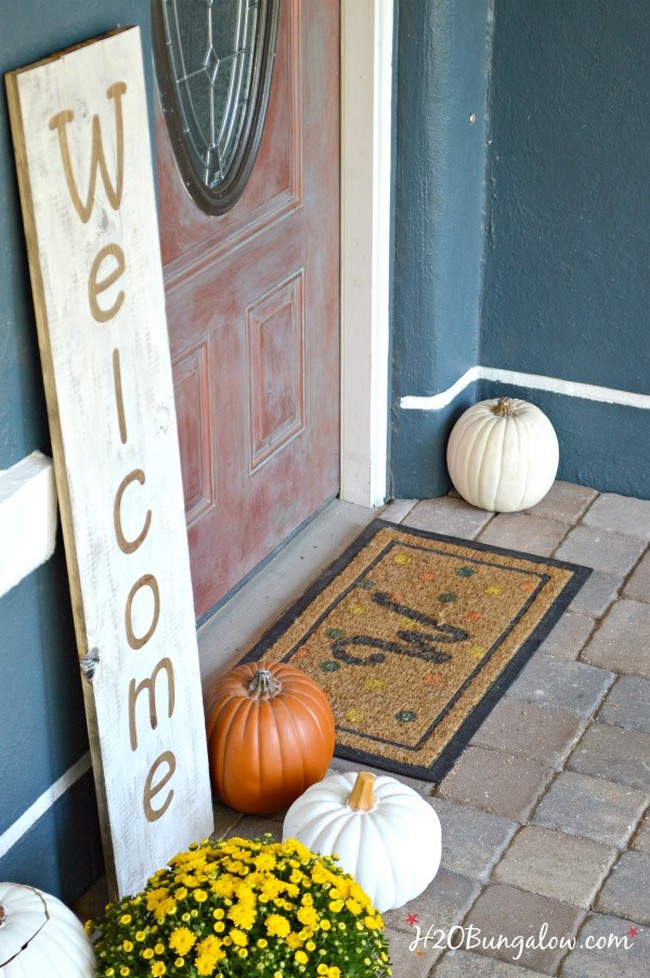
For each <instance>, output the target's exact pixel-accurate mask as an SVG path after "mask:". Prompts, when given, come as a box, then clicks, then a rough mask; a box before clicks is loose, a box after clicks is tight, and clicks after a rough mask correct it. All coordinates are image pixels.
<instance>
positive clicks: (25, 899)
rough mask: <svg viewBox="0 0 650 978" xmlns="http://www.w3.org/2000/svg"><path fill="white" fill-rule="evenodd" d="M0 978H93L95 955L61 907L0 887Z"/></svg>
mask: <svg viewBox="0 0 650 978" xmlns="http://www.w3.org/2000/svg"><path fill="white" fill-rule="evenodd" d="M0 978H95V952H94V951H93V947H92V943H91V941H90V938H89V937H88V935H87V934H86V932H85V930H84V928H83V926H82V924H81V922H80V921H79V920H78V918H77V917H75V915H74V914H73V913H72V911H71V910H69V909H68V908H67V907H66V906H65V904H64V903H61V901H60V900H57V898H56V897H53V896H50V895H49V894H47V893H43V892H42V891H41V890H37V889H35V888H34V887H32V886H23V885H21V884H19V883H0Z"/></svg>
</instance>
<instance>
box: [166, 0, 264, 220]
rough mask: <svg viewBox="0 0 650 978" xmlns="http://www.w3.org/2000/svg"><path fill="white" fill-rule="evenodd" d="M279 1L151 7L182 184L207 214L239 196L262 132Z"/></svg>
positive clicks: (193, 1)
mask: <svg viewBox="0 0 650 978" xmlns="http://www.w3.org/2000/svg"><path fill="white" fill-rule="evenodd" d="M278 5H279V0H152V4H151V11H152V27H153V38H154V53H155V61H156V73H157V76H158V86H159V89H160V96H161V101H162V105H163V111H164V113H165V118H166V119H167V126H168V130H169V134H170V138H171V143H172V147H173V150H174V154H175V156H176V161H177V163H178V166H179V169H180V172H181V176H182V178H183V181H184V183H185V185H186V187H187V189H188V191H189V192H190V194H191V195H192V197H193V198H194V200H195V201H196V203H197V204H198V205H199V206H200V207H201V208H202V209H203V210H204V211H206V212H207V213H208V214H223V213H225V211H227V210H229V209H230V208H231V207H232V206H233V204H234V203H235V202H236V201H237V200H238V198H239V197H240V195H241V193H242V191H243V189H244V187H245V185H246V181H247V180H248V177H249V175H250V172H251V169H252V167H253V163H254V161H255V156H256V153H257V149H258V146H259V142H260V137H261V134H262V128H263V126H264V119H265V116H266V108H267V104H268V99H269V91H270V87H271V75H272V72H273V60H274V55H275V38H276V33H277V21H278Z"/></svg>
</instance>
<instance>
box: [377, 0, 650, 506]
mask: <svg viewBox="0 0 650 978" xmlns="http://www.w3.org/2000/svg"><path fill="white" fill-rule="evenodd" d="M484 7H485V5H484V4H483V3H481V2H476V3H472V2H468V3H464V4H458V3H456V2H455V0H400V3H399V9H400V19H401V13H402V11H403V10H405V9H406V10H408V11H411V12H412V11H418V13H419V16H420V18H421V22H422V26H423V27H425V26H426V28H427V29H429V30H435V29H437V30H438V31H439V33H440V34H441V36H444V32H441V31H440V28H439V27H437V25H436V24H435V23H434V21H433V20H431V22H430V23H428V24H425V21H426V20H427V14H430V15H431V17H433V13H434V11H436V10H438V9H439V8H442V9H443V11H446V20H447V22H448V23H449V22H451V23H455V24H456V27H455V29H456V30H457V32H458V33H459V35H460V34H462V32H463V30H467V31H469V32H474V31H476V29H477V21H478V20H479V19H483V18H484ZM491 8H492V9H491V11H490V14H489V15H488V22H489V24H490V28H491V34H492V38H491V43H488V44H486V46H485V50H484V54H483V65H484V67H485V69H486V71H487V73H488V108H487V115H488V120H487V129H486V133H485V150H486V153H485V157H484V164H485V168H484V172H483V180H484V204H483V205H482V207H483V212H484V213H483V217H484V224H483V228H482V234H481V239H480V241H478V242H477V239H476V236H472V237H471V239H468V240H467V246H468V248H470V249H471V256H470V258H466V260H465V261H466V265H467V262H468V261H470V260H473V261H474V263H475V265H476V266H477V267H479V268H480V269H481V275H480V277H479V279H478V280H477V278H476V276H469V277H468V279H467V281H468V283H469V287H471V288H477V289H478V292H477V294H476V296H475V298H477V301H478V302H479V312H478V327H472V326H469V325H468V324H467V323H466V321H465V316H464V314H463V312H464V309H465V308H466V307H467V302H468V299H467V297H461V296H460V295H459V293H458V291H457V290H454V289H453V288H452V289H448V290H447V295H446V301H447V302H448V303H449V304H450V308H448V309H447V310H446V315H445V318H444V322H440V321H435V314H434V311H435V310H437V309H439V308H440V305H439V303H440V300H439V296H438V290H439V282H438V281H437V280H436V278H435V277H434V276H429V277H423V276H419V275H418V273H417V266H415V267H411V265H410V259H409V261H407V262H405V261H404V260H403V258H404V257H408V256H409V249H410V245H409V243H408V242H407V232H406V230H405V231H404V232H403V233H402V235H401V237H400V238H398V240H397V242H396V256H395V262H396V267H397V268H400V269H401V273H402V274H401V278H400V279H399V282H396V289H397V288H398V286H399V288H400V289H401V290H402V291H403V292H404V293H408V292H409V291H410V290H414V291H415V292H416V293H417V298H414V297H411V299H410V300H409V301H410V303H411V304H412V305H413V306H416V307H417V308H418V309H429V310H430V311H431V322H432V324H433V331H434V333H435V336H434V337H432V338H431V340H430V342H429V345H428V349H427V355H426V356H425V355H423V354H422V352H421V350H420V349H419V348H418V347H417V342H419V341H415V345H414V333H415V332H416V331H417V329H418V324H417V322H416V321H414V320H413V318H412V317H411V315H410V313H409V309H408V307H407V306H405V305H404V303H402V302H401V301H400V299H399V293H398V292H396V296H397V299H396V302H395V305H394V310H393V325H394V332H395V340H394V349H395V351H396V366H395V371H396V381H395V388H394V401H395V403H396V404H397V403H398V400H399V397H401V396H402V395H404V394H410V395H413V394H415V395H426V394H430V393H438V392H439V391H441V390H444V389H446V387H448V386H450V384H451V383H452V382H453V381H454V380H456V379H458V378H459V377H460V376H461V374H462V363H461V362H459V359H458V347H459V345H460V344H461V343H462V342H463V341H465V342H466V343H467V349H468V350H471V351H472V354H473V353H474V351H476V349H477V345H478V352H477V355H476V357H475V359H474V360H473V363H474V364H481V365H482V366H483V367H488V368H495V369H499V370H507V371H513V372H517V373H526V374H534V375H541V376H542V377H547V378H551V379H552V380H553V381H559V382H560V385H561V390H563V393H555V394H554V393H550V392H548V391H543V390H539V389H529V388H526V387H516V386H513V385H512V384H505V383H503V382H501V383H495V382H490V383H488V382H487V381H480V382H478V383H476V384H475V385H473V386H472V387H471V388H468V389H467V390H466V391H464V392H463V394H462V395H461V397H459V398H458V399H455V400H453V401H452V403H451V404H450V405H449V406H448V407H447V408H445V410H444V411H411V412H406V411H399V409H397V408H396V410H395V413H396V417H397V434H396V438H395V449H394V452H393V459H392V466H393V473H392V475H393V487H394V492H395V494H396V495H403V496H416V495H430V494H431V495H436V494H439V493H441V492H444V491H445V490H446V488H448V486H449V481H448V477H447V473H446V469H445V465H444V453H445V445H446V440H447V437H448V434H449V430H450V428H451V425H452V424H453V421H454V419H455V418H456V417H457V416H458V414H459V413H460V411H461V410H462V409H463V407H464V405H465V404H466V402H467V400H468V399H469V400H475V399H480V398H482V397H490V396H496V395H502V394H513V395H516V396H525V399H526V400H531V401H533V402H535V403H537V404H539V406H540V407H542V409H543V410H545V411H546V413H547V414H548V416H549V417H550V419H551V421H552V422H553V424H554V425H555V427H556V430H557V432H558V436H559V440H560V469H559V473H558V474H559V477H560V478H561V479H566V480H569V481H574V482H579V483H582V484H586V485H591V486H594V487H595V488H597V489H600V490H602V491H613V492H622V493H625V494H629V495H637V496H640V497H644V498H648V497H650V460H649V458H648V453H647V445H648V443H649V442H650V401H648V400H647V398H648V396H649V395H650V329H649V328H648V309H649V308H650V177H649V173H650V169H649V161H650V117H649V116H648V113H647V106H648V103H649V102H650V57H649V56H648V52H649V51H650V5H648V4H645V3H639V2H638V0H618V2H616V3H611V2H610V0H543V2H541V0H516V2H513V0H492V2H491ZM400 34H401V26H400ZM428 43H429V47H430V48H431V55H430V56H431V58H432V60H435V58H436V56H437V50H436V42H435V40H432V39H430V40H429V42H428ZM400 44H403V45H404V46H405V47H407V46H408V45H407V42H406V41H405V40H404V39H402V38H401V39H400ZM461 53H462V52H461ZM443 67H444V66H443ZM455 71H456V74H457V75H462V74H463V73H464V72H465V73H466V74H467V76H468V78H469V79H475V78H476V75H477V64H476V61H475V60H473V59H470V58H469V57H465V59H464V61H462V63H459V64H457V65H456V69H455ZM428 78H433V79H435V84H434V85H433V87H432V86H431V85H430V83H429V82H428ZM455 91H457V84H456V83H455V81H454V79H452V78H450V77H448V76H447V74H446V73H445V72H444V70H441V69H440V67H439V68H435V67H434V66H429V68H428V72H423V71H422V69H421V67H420V66H419V65H417V64H415V63H413V62H412V61H411V60H410V59H409V58H408V57H403V58H402V59H401V60H400V63H399V66H398V98H397V109H396V120H397V127H398V132H399V129H400V126H402V125H404V124H405V123H404V122H403V120H404V119H408V126H409V127H410V128H412V129H414V130H420V129H422V128H426V127H430V126H434V128H436V131H437V132H438V138H440V139H447V137H448V134H447V125H446V122H445V120H444V119H443V123H442V125H440V122H439V114H440V113H439V106H440V104H446V102H447V101H448V100H449V99H453V97H454V92H455ZM458 115H459V118H462V115H463V113H462V112H461V111H460V109H459V113H458ZM401 148H402V152H403V153H404V154H406V155H407V156H408V157H410V160H409V159H401V160H400V159H399V158H398V161H397V165H398V170H397V181H398V188H399V186H400V181H401V180H402V174H403V173H404V172H407V171H408V169H409V167H413V166H414V165H415V154H416V153H417V154H418V155H417V167H418V169H419V170H423V169H425V170H427V171H428V173H429V174H430V175H431V179H437V172H438V153H437V152H434V151H432V150H429V151H428V158H427V157H426V155H425V156H423V155H422V147H421V146H420V145H418V144H417V142H415V141H413V140H405V141H403V142H402V144H401ZM451 150H452V152H454V153H455V159H454V160H452V163H451V165H450V170H451V172H452V173H453V174H457V175H458V174H461V175H465V174H466V171H467V165H468V157H467V152H463V147H462V146H456V147H454V146H453V144H452V146H451ZM425 153H426V148H425ZM477 155H478V154H477ZM454 163H455V166H454ZM452 179H453V178H452ZM404 192H405V193H408V187H406V189H405V191H404ZM438 193H439V194H440V195H441V196H444V195H445V193H446V186H445V182H444V181H443V182H442V183H441V184H440V185H439V187H438ZM452 193H453V187H452ZM475 195H476V190H475V181H472V184H471V189H470V196H471V198H472V200H475ZM402 206H403V207H404V210H405V212H406V213H408V207H409V206H413V201H411V203H410V204H408V205H406V206H404V205H402ZM434 212H435V213H437V209H436V211H434ZM402 220H403V215H402ZM399 221H400V218H399V216H398V224H397V227H398V228H399V226H400V225H399ZM431 231H432V233H434V234H435V235H436V240H435V244H434V245H430V247H431V248H436V249H437V250H438V251H440V252H443V253H448V254H449V255H452V256H455V255H456V254H457V252H458V247H459V233H460V228H459V226H458V224H455V225H453V224H451V225H450V224H444V223H438V224H437V225H436V226H433V225H432V226H431ZM466 265H465V268H466ZM452 324H453V325H452ZM454 328H457V329H458V333H457V335H456V336H455V337H451V338H450V336H449V331H450V329H451V330H453V329H454ZM477 330H478V344H477V339H476V336H477ZM398 337H399V339H398ZM446 362H450V363H451V364H453V365H454V366H453V370H452V371H451V374H452V376H451V379H450V378H449V373H448V372H445V370H444V367H443V364H444V363H446ZM423 374H425V375H426V376H423ZM403 378H407V380H408V383H406V384H405V383H402V379H403ZM569 382H578V383H581V384H589V385H597V386H601V387H606V388H609V389H611V390H612V391H613V392H614V393H613V397H612V399H613V400H614V401H616V398H617V396H618V395H617V392H619V391H624V392H632V393H634V394H638V395H644V396H645V398H646V401H645V402H642V406H641V407H623V406H621V405H620V404H616V403H613V404H607V403H600V402H597V401H593V400H589V399H586V398H583V397H574V396H569V393H568V390H569V389H568V387H567V386H566V385H567V384H568V383H569ZM562 385H564V386H562ZM547 386H548V385H547ZM644 405H645V406H644ZM407 415H408V417H407Z"/></svg>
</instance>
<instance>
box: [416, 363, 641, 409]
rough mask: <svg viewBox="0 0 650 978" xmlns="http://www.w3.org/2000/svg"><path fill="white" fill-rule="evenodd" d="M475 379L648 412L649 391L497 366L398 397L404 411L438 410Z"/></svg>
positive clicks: (481, 369) (480, 368) (473, 370)
mask: <svg viewBox="0 0 650 978" xmlns="http://www.w3.org/2000/svg"><path fill="white" fill-rule="evenodd" d="M475 380H492V381H496V382H499V383H503V384H510V385H512V386H513V387H528V388H531V389H532V390H541V391H547V392H548V393H550V394H563V395H565V396H566V397H578V398H581V399H583V400H587V401H600V402H601V403H604V404H617V405H620V406H621V407H634V408H640V409H641V410H644V411H650V394H636V393H634V392H633V391H621V390H615V389H614V388H611V387H599V386H598V385H596V384H583V383H580V382H579V381H573V380H560V379H559V378H558V377H544V376H542V375H541V374H525V373H519V372H518V371H516V370H500V369H499V368H497V367H482V366H476V367H471V368H470V369H469V370H468V371H467V372H466V373H464V374H463V376H462V377H460V378H459V379H458V380H457V381H456V383H455V384H452V385H451V387H448V388H447V390H445V391H441V392H440V393H439V394H432V395H430V396H426V397H419V396H417V395H407V396H405V397H402V398H401V400H400V407H401V408H402V409H403V410H405V411H440V410H441V409H442V408H443V407H446V406H447V405H448V404H451V402H452V401H453V400H454V398H455V397H457V396H458V395H459V394H461V393H462V391H463V390H464V389H465V388H466V387H467V386H468V385H469V384H471V383H472V382H473V381H475Z"/></svg>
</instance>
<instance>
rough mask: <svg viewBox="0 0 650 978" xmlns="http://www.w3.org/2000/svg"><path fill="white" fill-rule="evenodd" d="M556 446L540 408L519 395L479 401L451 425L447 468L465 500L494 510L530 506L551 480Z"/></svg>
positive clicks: (502, 511) (539, 496) (499, 510)
mask: <svg viewBox="0 0 650 978" xmlns="http://www.w3.org/2000/svg"><path fill="white" fill-rule="evenodd" d="M559 460H560V449H559V445H558V440H557V435H556V434H555V430H554V428H553V425H552V424H551V422H550V421H549V419H548V418H547V417H546V415H545V414H544V413H543V411H540V409H539V408H538V407H536V406H535V405H534V404H529V403H528V401H520V400H518V399H517V398H511V397H501V398H499V400H488V401H479V403H478V404H474V405H473V407H471V408H468V409H467V411H465V413H464V414H462V415H461V417H460V418H459V419H458V421H457V422H456V424H455V425H454V427H453V429H452V431H451V434H450V436H449V441H448V443H447V468H448V469H449V476H450V478H451V481H452V482H453V484H454V486H455V488H456V489H457V491H458V492H459V493H460V495H461V496H462V497H463V499H466V500H467V502H468V503H471V504H472V506H478V507H479V508H480V509H486V510H492V511H494V512H497V513H512V512H515V511H517V510H521V509H526V508H528V507H529V506H534V505H535V504H536V503H538V502H539V501H540V499H543V497H544V496H545V495H546V493H547V492H548V490H549V489H550V488H551V486H552V485H553V480H554V479H555V476H556V474H557V468H558V463H559Z"/></svg>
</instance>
